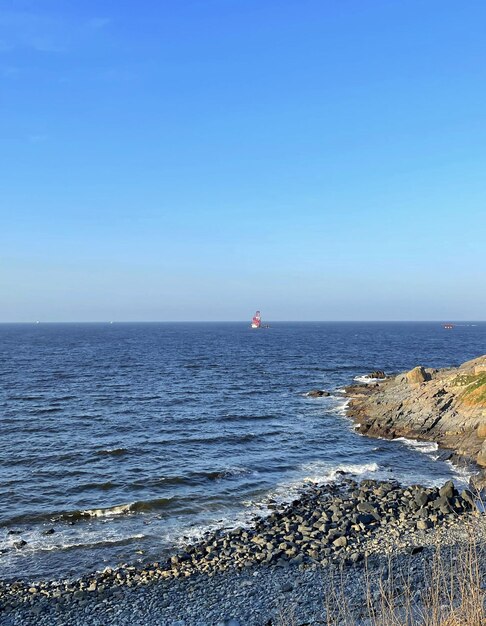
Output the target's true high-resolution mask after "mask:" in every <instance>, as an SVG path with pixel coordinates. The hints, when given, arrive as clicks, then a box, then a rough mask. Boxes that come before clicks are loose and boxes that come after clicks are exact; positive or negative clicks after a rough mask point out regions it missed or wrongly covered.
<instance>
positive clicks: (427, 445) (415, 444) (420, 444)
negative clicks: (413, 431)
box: [392, 437, 439, 459]
mask: <svg viewBox="0 0 486 626" xmlns="http://www.w3.org/2000/svg"><path fill="white" fill-rule="evenodd" d="M392 441H401V442H402V443H404V444H405V445H406V446H407V447H408V448H413V449H414V450H418V451H419V452H422V453H423V454H428V455H430V456H432V457H433V458H434V459H438V458H439V455H438V454H434V453H435V452H437V451H438V449H439V446H438V444H436V443H435V441H418V440H417V439H408V438H407V437H397V438H396V439H392Z"/></svg>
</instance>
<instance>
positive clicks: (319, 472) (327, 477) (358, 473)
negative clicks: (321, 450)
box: [301, 461, 380, 484]
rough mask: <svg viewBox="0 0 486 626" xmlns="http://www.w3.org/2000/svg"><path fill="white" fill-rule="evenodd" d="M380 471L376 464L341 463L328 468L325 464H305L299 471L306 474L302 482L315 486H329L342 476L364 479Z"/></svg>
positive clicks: (318, 462) (316, 462) (319, 462)
mask: <svg viewBox="0 0 486 626" xmlns="http://www.w3.org/2000/svg"><path fill="white" fill-rule="evenodd" d="M379 469H380V467H379V465H378V463H363V464H357V463H342V464H340V465H337V466H333V467H329V465H328V464H327V463H323V462H321V461H315V462H313V463H305V464H304V465H302V466H301V470H302V471H303V472H305V473H306V476H304V478H303V480H304V482H312V483H316V484H329V483H332V482H334V481H335V480H337V479H338V478H340V477H341V476H342V475H346V474H350V475H352V476H354V477H360V478H366V477H368V476H369V475H371V474H374V473H375V472H377V471H378V470H379Z"/></svg>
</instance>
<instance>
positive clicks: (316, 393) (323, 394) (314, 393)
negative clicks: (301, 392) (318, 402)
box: [306, 389, 331, 398]
mask: <svg viewBox="0 0 486 626" xmlns="http://www.w3.org/2000/svg"><path fill="white" fill-rule="evenodd" d="M330 395H331V394H330V393H329V391H324V390H323V389H312V390H311V391H308V392H307V393H306V396H307V397H308V398H327V397H328V396H330Z"/></svg>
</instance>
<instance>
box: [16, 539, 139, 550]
mask: <svg viewBox="0 0 486 626" xmlns="http://www.w3.org/2000/svg"><path fill="white" fill-rule="evenodd" d="M145 538H146V535H143V534H137V535H131V536H129V537H122V538H118V537H117V538H114V539H109V538H103V539H99V540H98V541H91V542H89V541H78V542H77V543H76V542H75V543H54V544H46V543H43V544H40V545H39V543H32V542H28V543H27V545H26V546H25V547H24V548H23V553H25V552H30V553H32V552H58V551H62V552H68V551H70V550H79V549H86V548H88V549H90V550H92V549H97V548H111V547H115V546H127V545H130V544H131V543H133V542H135V541H136V542H139V541H140V539H145ZM58 539H59V537H58V536H57V535H56V541H58Z"/></svg>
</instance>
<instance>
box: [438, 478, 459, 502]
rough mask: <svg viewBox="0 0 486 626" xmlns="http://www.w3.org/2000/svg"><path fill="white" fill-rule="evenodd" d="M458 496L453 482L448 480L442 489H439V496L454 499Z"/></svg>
mask: <svg viewBox="0 0 486 626" xmlns="http://www.w3.org/2000/svg"><path fill="white" fill-rule="evenodd" d="M455 495H456V489H455V487H454V483H453V482H452V480H448V481H447V482H446V483H445V484H444V485H442V487H441V488H440V489H439V496H444V497H446V498H449V499H450V498H453V497H454V496H455Z"/></svg>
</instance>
